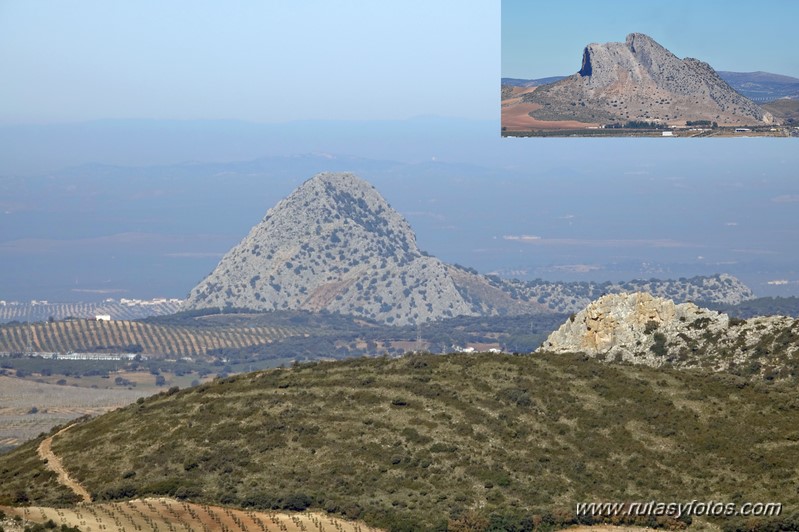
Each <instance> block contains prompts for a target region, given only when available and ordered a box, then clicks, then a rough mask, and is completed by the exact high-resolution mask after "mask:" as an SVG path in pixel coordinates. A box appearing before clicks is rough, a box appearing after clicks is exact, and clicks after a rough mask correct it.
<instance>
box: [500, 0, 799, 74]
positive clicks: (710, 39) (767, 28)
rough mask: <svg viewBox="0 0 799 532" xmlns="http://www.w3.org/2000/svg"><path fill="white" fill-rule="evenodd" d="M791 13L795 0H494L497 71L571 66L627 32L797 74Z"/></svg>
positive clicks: (710, 58)
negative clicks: (497, 8) (498, 29)
mask: <svg viewBox="0 0 799 532" xmlns="http://www.w3.org/2000/svg"><path fill="white" fill-rule="evenodd" d="M797 20H799V2H797V1H796V0H763V1H760V2H752V1H751V0H669V1H654V0H611V1H601V2H600V1H597V0H565V1H562V2H531V1H528V0H502V77H512V78H528V79H534V78H542V77H547V76H559V75H569V74H574V73H575V72H577V71H578V70H580V62H581V60H582V52H583V48H585V46H586V45H587V44H589V43H594V42H597V43H604V42H623V41H624V38H625V37H626V36H627V34H628V33H633V32H638V33H646V34H647V35H649V36H650V37H652V38H653V39H655V40H656V41H657V42H659V43H660V44H661V45H663V46H665V47H666V48H668V49H669V50H670V51H671V52H672V53H674V54H675V55H677V56H678V57H681V58H682V57H695V58H697V59H701V60H702V61H705V62H707V63H710V65H711V66H712V67H713V68H715V69H716V70H732V71H737V72H752V71H758V70H762V71H766V72H772V73H775V74H783V75H786V76H794V77H799V54H797V53H796V42H795V34H796V21H797Z"/></svg>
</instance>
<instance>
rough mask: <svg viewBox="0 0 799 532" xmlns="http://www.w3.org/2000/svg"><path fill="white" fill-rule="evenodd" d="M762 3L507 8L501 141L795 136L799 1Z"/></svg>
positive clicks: (511, 3) (798, 132)
mask: <svg viewBox="0 0 799 532" xmlns="http://www.w3.org/2000/svg"><path fill="white" fill-rule="evenodd" d="M569 4H571V5H569ZM767 4H769V6H767V7H772V8H774V9H766V10H761V9H758V10H757V11H754V10H752V9H751V5H749V4H746V5H744V3H742V2H725V3H723V4H720V3H718V2H701V3H696V2H679V1H678V2H671V3H669V4H668V5H666V4H659V3H658V4H655V3H650V2H638V3H633V2H628V1H625V0H616V1H614V2H602V3H595V2H582V1H572V2H569V3H567V4H565V5H566V7H564V4H562V3H558V4H557V6H556V7H555V6H546V7H544V6H542V5H540V4H538V3H536V4H535V5H532V4H531V3H529V2H522V1H518V0H504V1H503V2H502V76H503V77H502V92H501V102H502V103H501V105H502V113H501V116H502V135H503V136H521V137H524V136H592V137H594V136H603V137H605V136H625V137H627V136H636V137H637V136H647V137H651V136H656V137H708V136H765V137H787V136H794V137H796V136H799V127H797V126H799V78H797V77H794V76H797V75H799V66H797V65H798V62H797V59H796V54H795V53H793V52H792V51H791V48H792V47H791V46H788V42H789V40H790V37H789V33H785V32H788V28H787V27H786V28H784V31H782V30H781V29H780V27H781V24H784V22H780V20H781V19H782V20H788V19H791V20H796V15H799V4H795V3H791V2H768V3H767ZM767 13H770V14H768V15H767ZM775 15H777V16H775ZM760 17H765V18H764V22H763V23H758V22H757V20H758V19H759V18H760ZM766 21H767V23H766Z"/></svg>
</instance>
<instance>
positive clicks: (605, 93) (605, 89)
mask: <svg viewBox="0 0 799 532" xmlns="http://www.w3.org/2000/svg"><path fill="white" fill-rule="evenodd" d="M524 101H525V102H528V103H535V104H538V105H539V106H540V108H539V109H536V110H534V111H532V112H531V113H530V114H531V116H533V117H535V118H538V119H541V120H578V121H580V122H589V123H602V124H606V123H614V122H616V123H618V122H620V123H625V122H627V121H647V122H661V123H667V124H680V125H684V124H685V122H686V121H688V120H693V121H695V120H707V121H710V122H717V123H718V124H720V125H744V124H750V125H754V124H768V123H771V122H772V116H771V115H770V114H769V113H767V112H765V111H764V110H763V109H761V108H760V107H758V106H757V105H756V104H755V103H753V102H752V101H750V100H748V99H747V98H745V97H743V96H741V95H740V94H738V93H737V92H736V91H735V90H734V89H733V88H732V87H730V86H729V85H728V84H727V83H726V82H725V81H724V80H723V79H721V78H720V77H719V76H718V74H716V72H715V71H714V70H713V68H711V67H710V65H708V64H707V63H704V62H702V61H699V60H697V59H692V58H686V59H679V58H678V57H676V56H675V55H674V54H672V53H671V52H669V51H668V50H667V49H666V48H664V47H663V46H661V45H660V44H658V43H657V42H655V41H654V40H653V39H652V38H650V37H648V36H646V35H644V34H642V33H631V34H630V35H628V36H627V39H626V41H625V42H623V43H620V42H611V43H605V44H589V45H588V46H586V47H585V50H584V51H583V59H582V66H581V68H580V70H579V72H577V73H576V74H574V75H572V76H569V77H567V78H565V79H563V80H561V81H558V82H556V83H553V84H550V85H544V86H542V87H539V88H538V89H537V90H535V91H534V92H532V93H530V94H527V95H525V96H524Z"/></svg>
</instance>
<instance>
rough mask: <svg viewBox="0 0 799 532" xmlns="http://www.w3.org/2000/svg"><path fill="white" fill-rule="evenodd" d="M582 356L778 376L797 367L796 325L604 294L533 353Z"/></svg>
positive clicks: (779, 319)
mask: <svg viewBox="0 0 799 532" xmlns="http://www.w3.org/2000/svg"><path fill="white" fill-rule="evenodd" d="M543 351H546V352H555V353H570V352H571V353H578V352H581V353H585V354H587V355H588V356H591V357H596V358H599V359H601V360H605V361H608V362H613V361H617V362H620V361H627V362H632V363H636V364H645V365H648V366H654V367H659V366H662V365H673V366H676V367H706V368H710V369H714V370H732V371H733V372H735V371H737V372H739V373H742V374H746V375H751V374H753V373H757V374H763V375H765V374H767V373H768V372H774V373H775V374H778V375H779V374H782V373H785V372H791V371H796V367H795V364H796V363H797V362H799V320H796V319H793V318H789V317H784V316H771V317H758V318H753V319H750V320H731V319H730V318H729V316H727V315H726V314H722V313H719V312H715V311H712V310H707V309H703V308H700V307H698V306H696V305H694V304H693V303H681V304H676V303H674V302H673V301H671V300H669V299H664V298H659V297H654V296H652V295H650V294H647V293H643V292H636V293H629V294H609V295H606V296H603V297H600V298H599V299H597V300H596V301H594V302H592V303H591V304H589V305H588V306H587V307H586V308H585V309H583V310H581V311H580V312H578V313H577V314H575V315H572V317H570V318H569V319H568V320H567V321H566V322H565V323H564V324H563V325H561V326H560V328H559V329H558V330H557V331H555V332H553V333H552V334H550V335H549V337H548V338H547V340H546V342H544V344H543V345H542V346H541V347H540V348H539V349H538V350H537V352H543Z"/></svg>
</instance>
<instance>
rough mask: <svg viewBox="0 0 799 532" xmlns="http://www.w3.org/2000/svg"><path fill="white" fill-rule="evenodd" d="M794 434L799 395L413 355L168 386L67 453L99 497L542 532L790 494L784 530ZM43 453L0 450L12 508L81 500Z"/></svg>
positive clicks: (26, 448) (661, 376)
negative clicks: (600, 513) (615, 515)
mask: <svg viewBox="0 0 799 532" xmlns="http://www.w3.org/2000/svg"><path fill="white" fill-rule="evenodd" d="M797 426H799V392H797V390H796V389H795V386H783V385H781V384H771V385H766V384H751V383H749V384H748V383H747V382H746V381H745V380H743V379H739V378H736V377H731V376H729V375H720V374H705V373H698V372H695V371H675V370H671V369H666V368H662V369H659V370H656V369H653V368H649V367H645V366H627V365H607V364H602V363H599V362H597V361H595V360H592V359H590V358H584V357H578V356H571V355H541V356H511V355H488V354H484V355H473V356H470V355H445V356H434V355H415V356H409V357H404V358H398V359H387V358H365V359H356V360H348V361H344V362H330V363H317V364H304V365H298V366H296V367H293V368H291V369H286V370H272V371H265V372H257V373H251V374H245V375H239V376H236V377H230V378H226V379H222V380H217V381H215V382H213V383H210V384H207V385H202V386H199V387H197V388H192V389H189V390H184V391H177V390H171V391H170V392H168V393H163V394H160V395H157V396H154V397H151V398H149V399H143V400H140V401H139V402H137V403H135V404H132V405H130V406H128V407H125V408H122V409H120V410H117V411H114V412H111V413H109V414H106V415H103V416H100V417H98V418H95V419H92V420H89V421H85V422H83V423H80V424H78V425H76V426H74V427H72V428H71V429H69V430H68V431H66V432H63V433H61V434H60V435H58V436H55V438H54V441H53V444H52V450H53V452H54V453H55V455H56V456H58V457H59V458H60V460H61V462H62V463H63V466H64V467H65V468H66V469H67V471H68V472H69V474H70V476H71V477H72V478H73V479H74V480H76V481H77V482H79V483H81V484H82V485H83V486H84V487H86V488H87V489H88V491H89V493H90V494H91V496H92V497H93V498H94V499H95V500H107V499H128V498H134V497H145V496H173V497H179V498H185V499H188V500H191V501H194V502H205V503H209V504H220V503H221V504H227V505H233V506H241V507H245V508H253V509H268V508H274V509H280V508H293V509H302V508H304V507H306V506H307V507H310V508H311V509H319V510H325V511H328V512H332V513H335V514H340V515H344V516H347V517H350V518H359V519H362V520H364V521H365V522H366V523H368V524H370V525H372V526H381V527H387V528H391V529H406V530H411V529H413V530H421V529H425V530H429V529H433V528H434V527H444V526H446V525H447V524H448V523H449V525H450V526H451V527H452V528H455V527H454V526H453V523H458V522H459V520H461V521H460V522H463V520H472V521H475V520H476V521H477V522H483V523H485V524H486V525H485V526H483V527H482V528H480V527H477V528H473V529H474V530H484V529H486V528H487V526H488V523H489V522H491V523H492V524H495V525H496V526H495V528H496V529H510V528H511V527H512V526H516V527H517V529H529V527H531V526H532V524H533V523H537V524H538V525H539V526H544V525H545V526H552V525H563V524H566V523H570V522H573V520H574V507H575V506H574V505H575V502H578V501H607V500H611V501H648V500H652V499H654V500H674V501H687V500H691V499H705V498H712V499H714V500H722V501H780V502H782V503H783V504H784V510H783V514H784V515H783V517H782V518H783V519H788V517H786V516H790V514H792V513H793V512H795V511H796V509H797V504H799V494H798V493H797V491H796V490H795V486H796V481H797V478H799V471H797V465H796V464H797V463H799V445H798V444H797V441H799V432H797ZM53 433H55V431H54V432H53ZM40 441H41V439H38V440H35V441H32V442H30V443H28V444H25V445H23V446H22V447H20V448H18V449H16V450H14V451H12V452H11V453H9V454H7V455H2V456H0V504H20V503H26V502H30V503H31V504H54V503H65V502H67V501H70V500H75V498H74V495H73V494H72V493H71V492H69V491H67V490H66V489H65V488H63V487H61V486H60V485H59V484H58V483H57V482H56V479H55V478H54V475H53V474H52V473H51V472H49V470H47V469H46V468H45V465H44V464H43V463H42V461H41V460H39V459H38V457H37V455H36V449H37V446H38V445H39V443H40ZM786 522H787V521H786ZM524 523H527V525H525V524H524ZM735 523H738V524H740V521H737V520H735V519H732V518H731V519H727V520H725V521H724V523H722V524H724V525H725V527H731V526H733V525H734V524H735ZM524 527H528V528H524ZM777 528H779V527H777ZM777 528H773V529H777ZM729 529H732V528H729ZM783 529H785V528H784V527H783Z"/></svg>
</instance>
